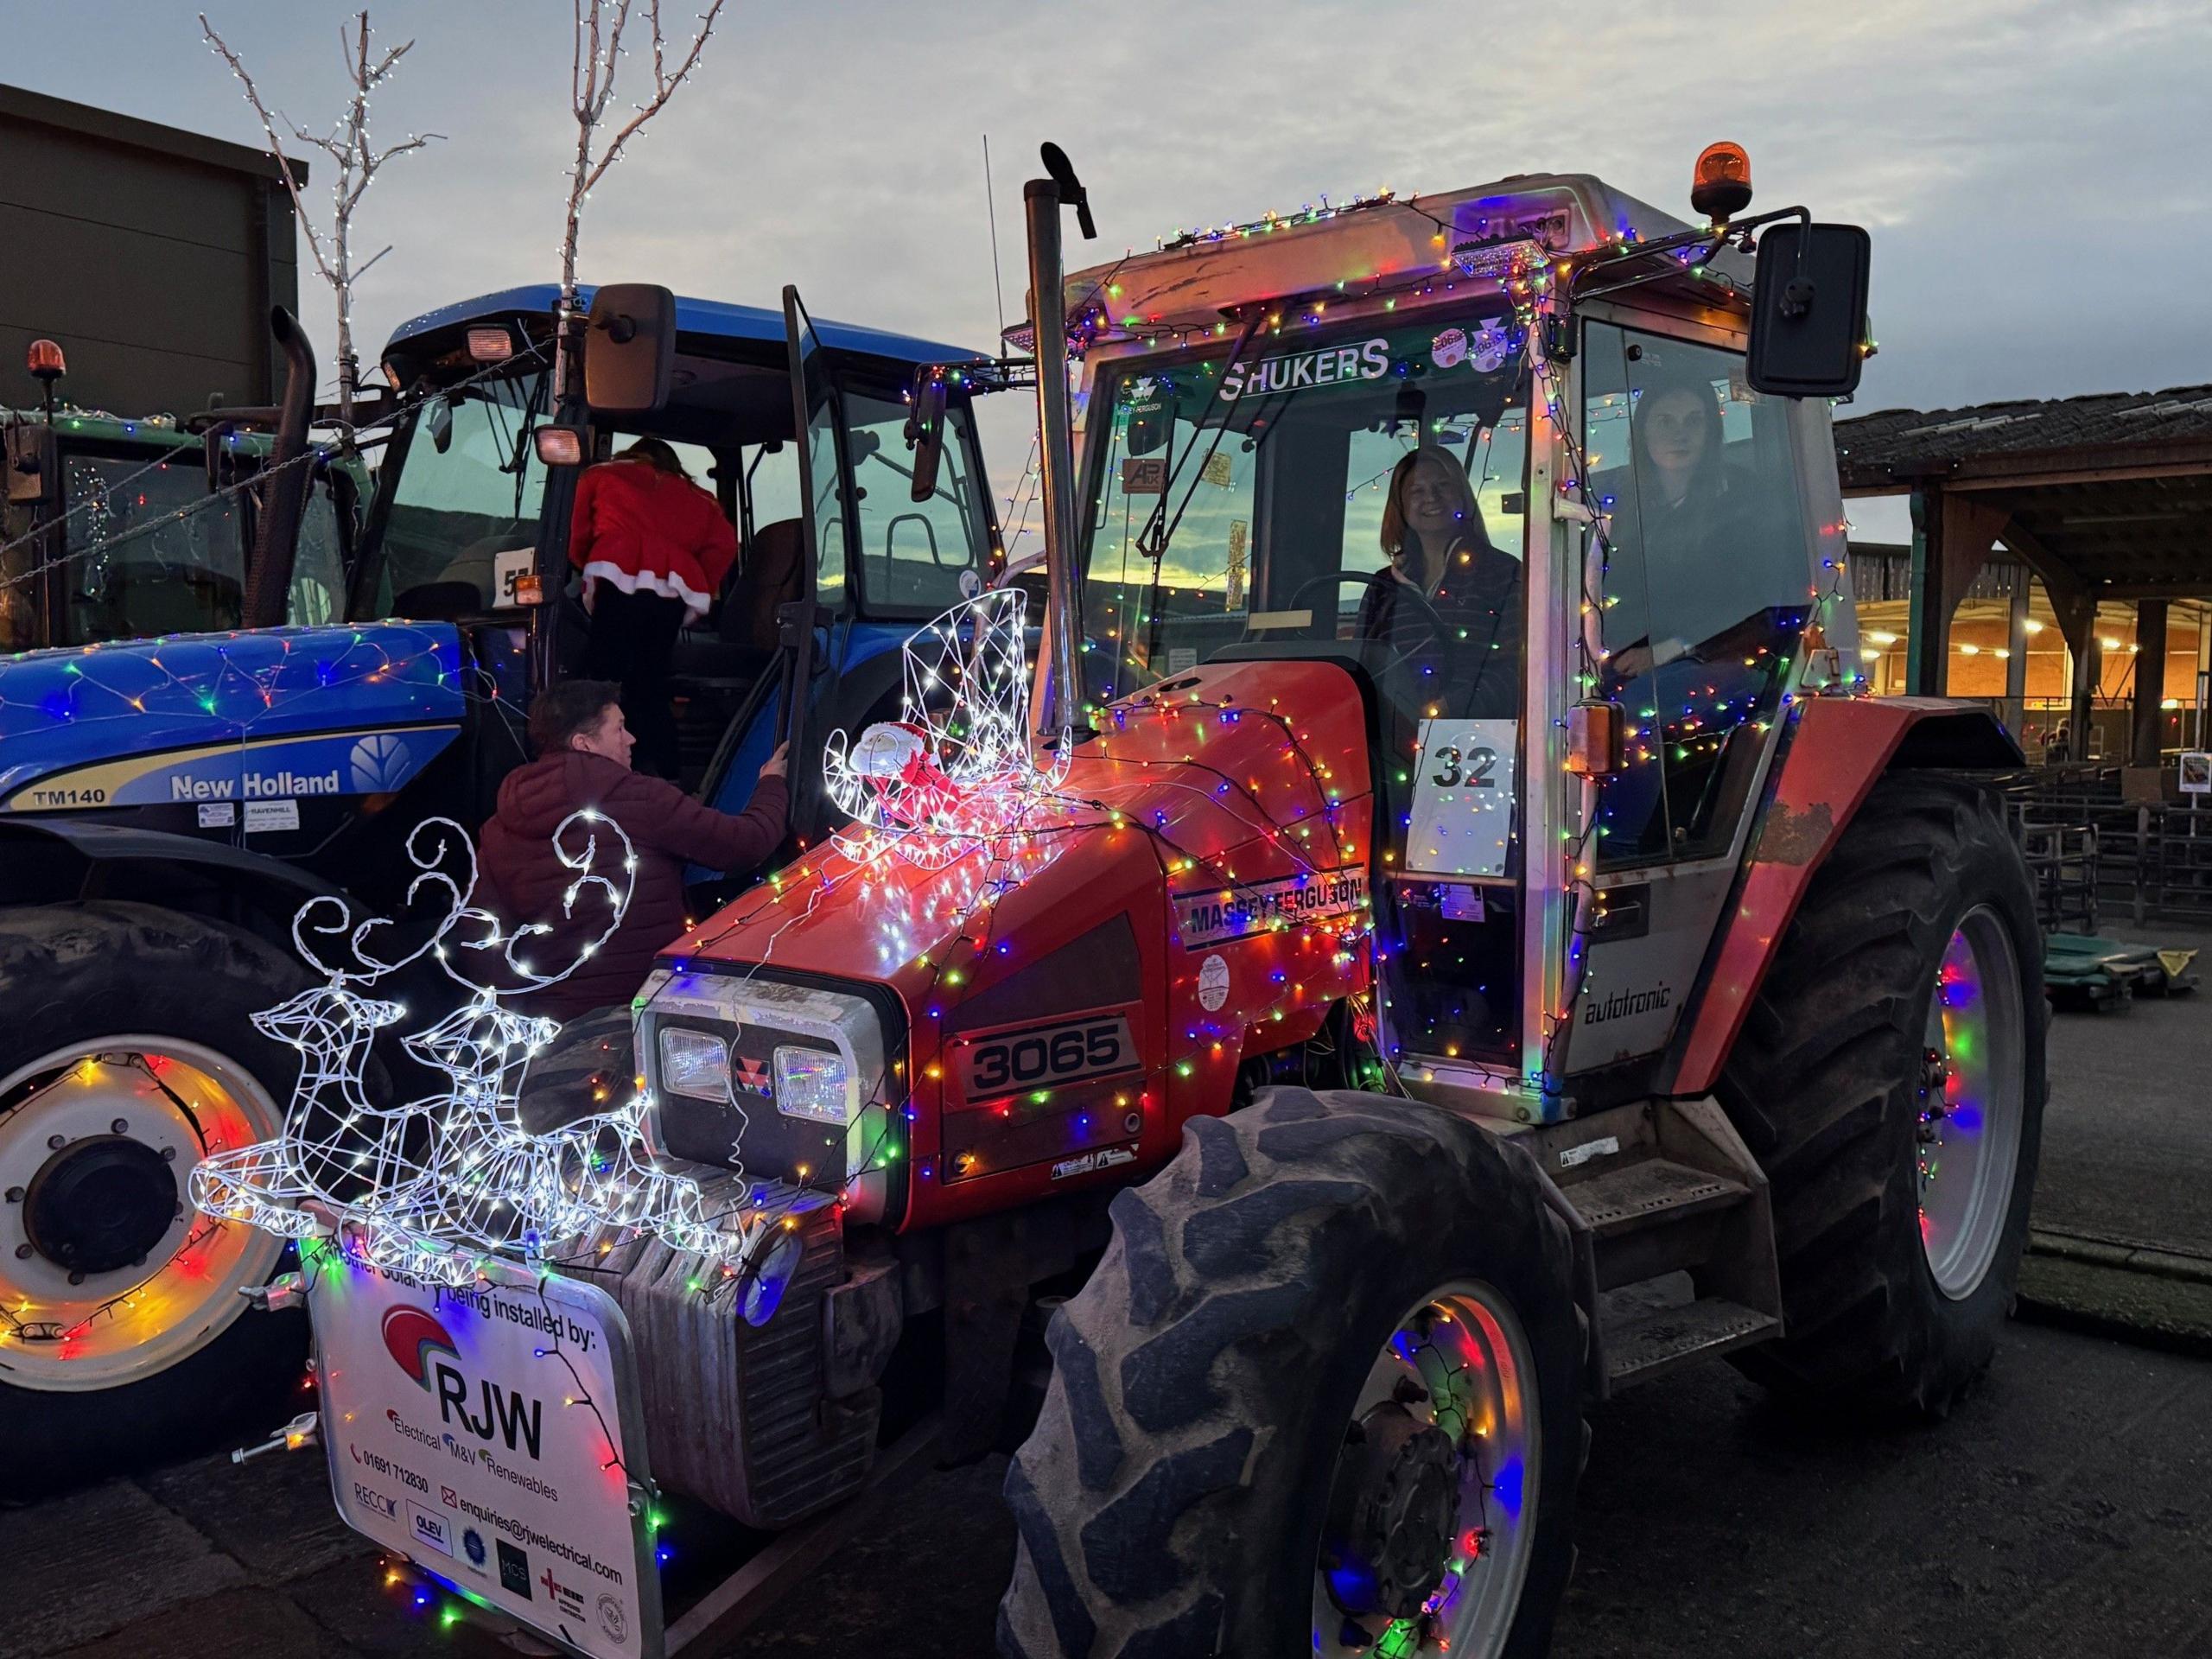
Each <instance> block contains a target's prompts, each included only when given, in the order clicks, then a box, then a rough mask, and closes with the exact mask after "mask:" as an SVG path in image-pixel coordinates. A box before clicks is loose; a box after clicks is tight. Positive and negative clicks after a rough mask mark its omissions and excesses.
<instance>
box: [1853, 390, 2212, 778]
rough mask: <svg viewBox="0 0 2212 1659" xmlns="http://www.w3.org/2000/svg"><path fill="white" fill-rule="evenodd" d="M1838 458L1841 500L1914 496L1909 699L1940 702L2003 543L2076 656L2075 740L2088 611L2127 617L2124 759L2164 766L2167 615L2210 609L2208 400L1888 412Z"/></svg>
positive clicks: (2091, 673)
mask: <svg viewBox="0 0 2212 1659" xmlns="http://www.w3.org/2000/svg"><path fill="white" fill-rule="evenodd" d="M1835 444H1836V461H1837V466H1838V469H1839V471H1840V474H1841V476H1842V482H1843V492H1844V493H1845V494H1846V495H1847V496H1854V495H1857V496H1865V495H1893V494H1897V493H1899V492H1910V496H1911V505H1912V523H1913V539H1912V592H1911V611H1910V618H1911V620H1910V652H1911V656H1910V661H1909V664H1908V677H1907V688H1908V690H1911V691H1914V692H1933V693H1939V694H1940V693H1941V692H1942V690H1943V676H1944V664H1945V663H1946V662H1947V661H1948V652H1949V649H1950V624H1951V616H1952V613H1953V612H1954V611H1955V609H1956V608H1957V607H1958V603H1959V601H1960V600H1961V598H1962V597H1964V596H1965V595H1966V594H1967V590H1968V589H1969V588H1971V587H1972V585H1973V583H1974V577H1975V575H1976V574H1977V573H1978V572H1979V571H1980V569H1981V568H1982V566H1983V564H1984V563H1986V561H1987V560H1988V558H1989V556H1990V552H1991V550H1992V548H1993V547H1994V546H1995V545H1996V544H1998V543H2003V544H2004V545H2005V547H2006V548H2008V549H2010V550H2012V552H2013V553H2014V554H2016V555H2017V556H2018V557H2019V558H2020V560H2021V561H2022V562H2024V563H2025V564H2026V565H2027V567H2028V568H2029V569H2031V571H2033V572H2034V574H2035V575H2037V577H2038V578H2040V579H2041V581H2042V582H2043V584H2044V590H2045V591H2046V592H2047V593H2048V594H2050V601H2051V606H2052V608H2053V610H2054V611H2055V612H2056V615H2057V619H2058V625H2059V627H2060V629H2061V631H2062V632H2063V633H2064V634H2065V637H2066V643H2067V646H2068V648H2069V651H2071V652H2072V653H2073V664H2074V677H2073V684H2072V688H2071V690H2072V698H2073V711H2072V723H2073V728H2074V729H2075V731H2076V732H2080V731H2084V730H2086V729H2087V728H2088V719H2089V709H2090V702H2091V699H2092V697H2093V696H2094V690H2095V688H2096V686H2097V683H2098V678H2099V674H2100V664H2099V662H2098V652H2099V651H2100V646H2099V645H2098V639H2097V627H2096V613H2097V607H2098V605H2099V604H2101V603H2105V602H2110V601H2124V602H2129V603H2133V605H2135V606H2136V607H2137V625H2138V626H2137V629H2136V638H2137V640H2138V641H2139V651H2140V656H2139V662H2138V666H2137V672H2136V677H2135V683H2136V696H2135V706H2134V711H2133V744H2132V746H2131V751H2130V753H2131V758H2132V760H2133V762H2134V764H2136V765H2137V766H2157V765H2158V730H2159V728H2158V703H2159V696H2158V688H2159V687H2160V686H2161V685H2162V684H2163V683H2164V658H2165V639H2166V627H2165V622H2166V616H2165V613H2166V606H2167V604H2168V602H2169V601H2172V600H2176V599H2197V598H2205V597H2208V596H2212V385H2197V386H2177V387H2174V388H2172V389H2171V390H2170V391H2151V392H2109V393H2100V394H2096V395H2094V396H2090V397H2067V398H2061V399H2056V400H2054V401H2050V402H2034V401H2028V402H2020V403H1999V404H1979V405H1976V406H1974V407H1973V408H1968V409H1945V410H1883V411H1881V412H1880V413H1878V414H1872V415H1862V416H1858V417H1857V418H1855V419H1852V420H1847V421H1840V422H1838V423H1837V424H1836V428H1835ZM2015 645H2016V646H2017V645H2018V642H2017V641H2016V642H2015ZM2012 661H2013V662H2014V663H2015V664H2022V665H2024V661H2025V658H2024V653H2023V652H2019V651H2018V650H2017V649H2016V650H2015V652H2014V653H2013V658H2012Z"/></svg>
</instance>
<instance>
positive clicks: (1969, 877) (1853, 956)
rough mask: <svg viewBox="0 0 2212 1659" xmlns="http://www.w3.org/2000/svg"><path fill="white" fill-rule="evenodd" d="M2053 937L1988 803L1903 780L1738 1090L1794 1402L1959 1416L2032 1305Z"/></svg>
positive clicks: (1887, 799) (1766, 1363)
mask: <svg viewBox="0 0 2212 1659" xmlns="http://www.w3.org/2000/svg"><path fill="white" fill-rule="evenodd" d="M2046 1019H2047V1012H2046V1009H2045V1007H2044V991H2043V934H2042V931H2041V928H2040V926H2039V925H2038V924H2037V918H2036V910H2035V897H2034V893H2033V890H2032V888H2031V886H2030V884H2029V878H2028V873H2027V869H2026V868H2025V866H2024V863H2023V862H2022V861H2021V858H2020V855H2019V852H2018V849H2017V848H2016V847H2015V845H2014V844H2013V842H2012V836H2011V835H2010V834H2009V832H2008V831H2007V829H2006V827H2005V821H2004V817H2003V816H2002V813H2001V810H2000V809H1999V805H1998V804H1997V802H1996V801H1995V800H1994V799H1993V798H1992V797H1991V796H1990V795H1989V794H1988V793H1987V792H1986V791H1981V790H1977V789H1974V788H1973V787H1971V786H1970V785H1963V784H1959V783H1955V782H1949V781H1946V780H1944V779H1936V778H1930V777H1926V776H1922V775H1916V774H1914V773H1910V772H1905V773H1900V774H1895V775H1892V776H1891V777H1888V778H1885V779H1883V780H1882V781H1881V782H1880V783H1879V784H1878V785H1876V786H1875V789H1874V791H1873V793H1872V795H1870V796H1869V797H1868V798H1867V800H1866V804H1865V805H1864V806H1863V807H1862V808H1861V809H1860V810H1859V815H1858V817H1855V818H1854V819H1853V821H1852V823H1851V824H1850V826H1849V827H1848V828H1847V829H1846V830H1845V831H1844V835H1843V838H1842V841H1841V842H1840V844H1839V845H1838V846H1837V848H1836V849H1835V851H1834V854H1833V855H1831V856H1830V857H1829V859H1828V861H1827V863H1826V864H1825V865H1823V866H1822V867H1821V870H1820V872H1819V874H1816V875H1815V877H1814V879H1813V882H1812V886H1811V887H1810V889H1809V890H1808V893H1806V895H1805V900H1804V903H1803V905H1802V906H1801V907H1800V909H1799V911H1798V913H1797V916H1796V920H1795V921H1794V922H1792V924H1791V925H1790V928H1789V932H1788V933H1787V934H1786V935H1785V936H1784V937H1783V942H1782V945H1781V948H1780V950H1779V951H1778V952H1777V957H1776V959H1775V963H1774V965H1773V968H1772V969H1771V970H1770V972H1769V974H1768V976H1767V979H1766V982H1765V984H1764V986H1763V987H1762V988H1761V990H1760V993H1759V997H1758V1002H1757V1004H1756V1005H1755V1006H1754V1007H1753V1009H1752V1011H1751V1016H1750V1019H1749V1020H1748V1021H1747V1023H1746V1025H1745V1030H1744V1033H1743V1035H1742V1036H1741V1037H1740V1038H1739V1039H1738V1042H1737V1044H1736V1049H1735V1052H1734V1053H1733V1054H1732V1055H1731V1056H1730V1058H1729V1061H1728V1065H1727V1068H1726V1071H1724V1073H1723V1075H1722V1077H1721V1082H1720V1088H1719V1096H1720V1100H1721V1103H1722V1104H1723V1105H1724V1106H1725V1107H1726V1110H1727V1112H1728V1115H1729V1116H1730V1118H1731V1119H1732V1121H1733V1122H1735V1124H1736V1127H1737V1129H1738V1132H1739V1133H1740V1134H1741V1135H1743V1137H1744V1140H1745V1143H1746V1144H1747V1145H1748V1146H1749V1147H1751V1151H1752V1153H1753V1154H1755V1155H1756V1156H1757V1157H1758V1160H1759V1163H1760V1166H1761V1167H1763V1168H1764V1170H1765V1172H1766V1174H1767V1179H1768V1180H1769V1182H1770V1184H1771V1187H1772V1192H1773V1198H1774V1218H1775V1232H1776V1242H1777V1249H1778V1252H1779V1256H1780V1267H1781V1274H1782V1300H1783V1314H1784V1319H1783V1330H1784V1332H1785V1335H1784V1337H1783V1339H1782V1340H1781V1341H1779V1342H1777V1343H1774V1344H1769V1345H1767V1346H1765V1347H1763V1348H1758V1349H1754V1350H1751V1351H1747V1352H1745V1353H1744V1354H1742V1355H1740V1356H1738V1364H1739V1365H1740V1366H1741V1367H1742V1369H1743V1370H1745V1372H1746V1373H1747V1374H1748V1375H1750V1376H1753V1377H1755V1378H1757V1379H1758V1380H1759V1381H1760V1382H1762V1383H1766V1384H1767V1385H1768V1386H1769V1387H1770V1388H1772V1389H1775V1390H1777V1392H1779V1393H1781V1394H1783V1395H1789V1396H1795V1397H1797V1398H1800V1399H1803V1400H1807V1401H1808V1402H1816V1403H1819V1404H1821V1405H1822V1406H1824V1407H1840V1408H1847V1409H1857V1410H1862V1411H1868V1412H1872V1413H1873V1414H1877V1415H1897V1414H1906V1415H1923V1416H1940V1415H1942V1414H1943V1413H1944V1412H1946V1411H1948V1409H1949V1408H1950V1407H1951V1405H1952V1403H1953V1402H1955V1400H1956V1399H1957V1398H1958V1397H1959V1395H1961V1393H1962V1392H1963V1391H1964V1390H1965V1389H1967V1388H1968V1387H1969V1386H1970V1385H1971V1384H1972V1383H1974V1380H1975V1378H1976V1377H1977V1376H1980V1373H1981V1372H1982V1371H1983V1370H1986V1368H1987V1366H1988V1364H1989V1362H1990V1359H1991V1357H1992V1356H1993V1353H1994V1352H1995V1350H1996V1341H1997V1331H1998V1328H1999V1325H2002V1324H2003V1323H2004V1321H2005V1318H2006V1316H2007V1315H2008V1314H2009V1313H2010V1312H2011V1311H2012V1296H2013V1288H2014V1285H2015V1283H2016V1281H2017V1279H2018V1272H2019V1262H2020V1251H2021V1247H2022V1244H2023V1243H2024V1240H2025V1238H2026V1236H2027V1228H2028V1203H2029V1199H2030V1197H2031V1194H2032V1193H2033V1192H2034V1190H2035V1177H2036V1163H2037V1154H2038V1152H2039V1149H2040V1147H2041V1145H2042V1139H2043V1109H2044V1025H2045V1022H2046Z"/></svg>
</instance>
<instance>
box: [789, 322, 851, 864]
mask: <svg viewBox="0 0 2212 1659" xmlns="http://www.w3.org/2000/svg"><path fill="white" fill-rule="evenodd" d="M784 342H785V350H786V351H787V353H789V357H790V362H791V423H792V429H793V430H794V432H796V433H797V435H798V445H797V448H798V485H799V502H800V509H801V510H800V512H799V525H800V532H801V534H802V535H803V537H804V550H803V556H802V557H801V559H800V561H799V563H800V567H801V569H802V572H803V574H802V576H801V578H800V582H799V597H798V600H797V601H794V602H793V603H791V604H790V605H787V606H785V607H784V608H785V615H784V617H783V618H782V619H781V620H782V638H783V645H784V648H785V653H786V654H785V664H784V682H783V690H782V693H781V696H782V698H783V708H782V722H783V736H784V741H786V742H788V743H789V744H790V745H791V818H790V822H791V823H793V824H804V823H812V822H813V821H814V817H815V814H816V811H817V809H818V807H819V805H820V799H821V793H822V776H821V767H820V766H819V765H818V764H817V758H818V757H817V750H818V749H819V747H820V745H821V734H820V733H818V732H812V733H810V721H809V720H808V715H809V712H810V705H811V703H812V702H813V700H814V699H813V688H814V676H815V669H816V666H817V663H816V658H817V652H820V653H821V654H823V655H824V656H827V655H828V654H829V652H830V650H831V649H832V648H833V647H834V645H835V644H836V641H835V640H834V639H824V638H823V635H822V632H821V628H820V626H819V625H820V624H821V623H822V622H823V621H826V620H829V619H827V618H825V617H824V616H823V614H822V608H821V596H822V595H823V594H824V593H825V592H826V593H828V594H831V595H833V596H834V598H835V599H836V600H842V597H843V594H844V588H845V542H846V537H845V525H846V523H847V516H846V512H845V505H844V501H845V492H844V480H843V467H842V463H841V460H840V457H839V455H838V453H837V448H838V446H837V405H836V391H835V390H834V389H833V388H832V387H831V385H830V384H829V365H828V362H827V360H826V359H825V358H824V356H823V350H822V340H821V338H820V336H819V335H818V334H816V332H815V328H814V320H813V319H812V318H811V317H810V316H808V315H807V313H806V305H805V302H804V301H802V300H801V299H800V298H799V296H798V289H797V288H795V287H790V286H786V287H785V289H784Z"/></svg>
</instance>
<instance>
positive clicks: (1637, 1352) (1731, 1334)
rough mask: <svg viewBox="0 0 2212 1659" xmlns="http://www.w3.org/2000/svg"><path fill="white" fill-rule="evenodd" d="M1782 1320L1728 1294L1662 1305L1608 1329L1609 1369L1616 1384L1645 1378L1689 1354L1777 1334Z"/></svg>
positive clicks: (1608, 1374) (1720, 1349)
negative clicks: (1730, 1298) (1675, 1304)
mask: <svg viewBox="0 0 2212 1659" xmlns="http://www.w3.org/2000/svg"><path fill="white" fill-rule="evenodd" d="M1781 1329H1782V1321H1781V1320H1780V1319H1777V1318H1775V1316H1774V1315H1773V1314H1771V1313H1760V1312H1759V1311H1758V1309H1757V1308H1751V1307H1745V1306H1743V1305H1742V1304H1741V1303H1739V1302H1732V1301H1730V1300H1727V1299H1726V1297H1721V1296H1708V1297H1705V1298H1702V1299H1700V1300H1697V1301H1694V1302H1685V1303H1683V1304H1682V1305H1681V1306H1679V1307H1667V1308H1661V1309H1658V1310H1657V1311H1656V1312H1653V1313H1644V1314H1642V1315H1640V1316H1638V1317H1637V1318H1636V1319H1630V1320H1629V1321H1627V1322H1626V1323H1624V1324H1623V1325H1616V1326H1612V1327H1611V1328H1609V1329H1607V1331H1606V1332H1605V1375H1606V1379H1607V1381H1608V1382H1609V1383H1611V1386H1612V1387H1613V1388H1616V1389H1618V1388H1622V1387H1624V1386H1625V1385H1626V1384H1628V1383H1646V1382H1649V1381H1650V1380H1651V1379H1652V1378H1653V1377H1655V1376H1663V1375H1664V1374H1665V1373H1667V1372H1669V1371H1670V1370H1674V1369H1675V1367H1676V1366H1677V1365H1680V1364H1681V1363H1683V1362H1684V1361H1686V1360H1691V1359H1700V1358H1705V1357H1709V1356H1711V1355H1714V1354H1725V1353H1726V1352H1727V1351H1729V1350H1730V1349H1732V1348H1742V1347H1745V1346H1747V1345H1748V1344H1751V1343H1754V1342H1760V1341H1764V1339H1765V1338H1768V1337H1771V1336H1775V1335H1778V1334H1779V1333H1780V1332H1781Z"/></svg>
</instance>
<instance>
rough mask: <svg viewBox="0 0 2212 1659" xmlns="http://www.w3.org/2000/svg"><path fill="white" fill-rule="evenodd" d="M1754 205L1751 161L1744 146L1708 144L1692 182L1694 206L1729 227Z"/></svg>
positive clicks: (1701, 155) (1692, 203)
mask: <svg viewBox="0 0 2212 1659" xmlns="http://www.w3.org/2000/svg"><path fill="white" fill-rule="evenodd" d="M1690 206H1691V207H1694V208H1695V209H1696V210H1697V211H1698V212H1699V213H1703V214H1704V215H1705V216H1706V217H1707V219H1711V220H1712V221H1713V223H1714V224H1715V225H1726V223H1727V222H1728V221H1729V220H1730V219H1733V218H1734V217H1735V216H1736V215H1737V214H1738V213H1742V212H1743V211H1744V209H1745V208H1746V207H1750V206H1751V156H1749V155H1747V154H1745V149H1744V147H1743V146H1742V145H1741V144H1730V143H1719V144H1707V146H1706V147H1705V149H1703V150H1702V151H1700V153H1699V155H1698V158H1697V170H1696V172H1695V173H1694V175H1692V176H1691V179H1690Z"/></svg>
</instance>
